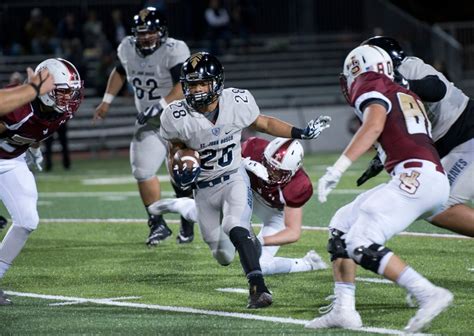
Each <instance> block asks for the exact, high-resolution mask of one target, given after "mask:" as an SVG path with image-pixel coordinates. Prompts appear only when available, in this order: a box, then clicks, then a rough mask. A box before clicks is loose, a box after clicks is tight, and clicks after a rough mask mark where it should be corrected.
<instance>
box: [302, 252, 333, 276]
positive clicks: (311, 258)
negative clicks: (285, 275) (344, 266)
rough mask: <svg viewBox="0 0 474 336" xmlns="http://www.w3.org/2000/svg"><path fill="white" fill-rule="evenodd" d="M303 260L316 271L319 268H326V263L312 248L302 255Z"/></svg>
mask: <svg viewBox="0 0 474 336" xmlns="http://www.w3.org/2000/svg"><path fill="white" fill-rule="evenodd" d="M303 260H304V262H306V263H307V264H308V265H310V266H311V270H312V271H317V270H321V269H326V268H328V265H327V264H326V263H325V262H324V261H323V259H321V257H320V256H319V254H317V253H316V252H315V251H314V250H311V251H309V252H308V253H306V255H305V256H304V257H303Z"/></svg>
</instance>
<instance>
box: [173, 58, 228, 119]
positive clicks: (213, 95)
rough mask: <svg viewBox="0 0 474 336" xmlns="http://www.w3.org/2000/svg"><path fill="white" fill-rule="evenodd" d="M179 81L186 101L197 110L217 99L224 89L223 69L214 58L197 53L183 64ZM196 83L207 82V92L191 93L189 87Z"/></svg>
mask: <svg viewBox="0 0 474 336" xmlns="http://www.w3.org/2000/svg"><path fill="white" fill-rule="evenodd" d="M180 81H181V85H182V87H183V93H184V96H185V97H186V101H187V102H188V104H189V105H190V106H192V107H193V108H195V109H196V110H197V109H199V108H201V107H203V106H206V105H209V104H212V103H213V102H214V101H216V100H217V99H218V98H219V95H220V94H221V92H222V90H223V89H224V67H223V66H222V64H221V62H219V60H218V59H217V58H216V57H215V56H213V55H211V54H209V53H207V52H198V53H195V54H193V55H191V56H190V57H189V58H188V59H187V60H186V61H185V62H184V63H183V66H182V67H181V77H180ZM197 82H208V84H209V92H198V93H191V90H190V89H189V86H190V85H192V84H193V83H197Z"/></svg>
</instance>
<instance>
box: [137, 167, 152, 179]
mask: <svg viewBox="0 0 474 336" xmlns="http://www.w3.org/2000/svg"><path fill="white" fill-rule="evenodd" d="M132 174H133V177H134V178H135V180H137V182H145V181H146V180H149V179H151V178H153V177H154V176H155V172H154V171H152V170H148V169H143V168H137V167H132Z"/></svg>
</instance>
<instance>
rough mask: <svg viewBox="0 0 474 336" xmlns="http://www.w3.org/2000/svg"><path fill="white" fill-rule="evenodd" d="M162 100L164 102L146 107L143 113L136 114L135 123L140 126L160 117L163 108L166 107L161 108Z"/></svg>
mask: <svg viewBox="0 0 474 336" xmlns="http://www.w3.org/2000/svg"><path fill="white" fill-rule="evenodd" d="M162 100H164V99H161V100H160V101H159V102H158V104H155V105H151V106H149V107H147V108H146V109H145V111H142V112H140V113H138V115H137V121H138V123H139V124H140V125H144V124H145V123H146V122H147V121H148V120H149V119H151V118H154V117H156V116H159V115H161V113H162V112H163V110H164V108H165V107H166V105H165V106H163V103H162Z"/></svg>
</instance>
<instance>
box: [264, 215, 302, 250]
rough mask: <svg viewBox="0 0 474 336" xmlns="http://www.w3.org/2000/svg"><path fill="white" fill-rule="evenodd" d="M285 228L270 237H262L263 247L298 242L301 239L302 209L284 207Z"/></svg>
mask: <svg viewBox="0 0 474 336" xmlns="http://www.w3.org/2000/svg"><path fill="white" fill-rule="evenodd" d="M284 214H285V228H284V229H283V230H281V231H279V232H277V233H275V234H273V235H271V236H265V237H263V243H262V245H264V246H280V245H285V244H291V243H294V242H296V241H298V240H299V239H300V237H301V223H302V222H303V208H302V207H300V208H291V207H288V206H285V210H284Z"/></svg>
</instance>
